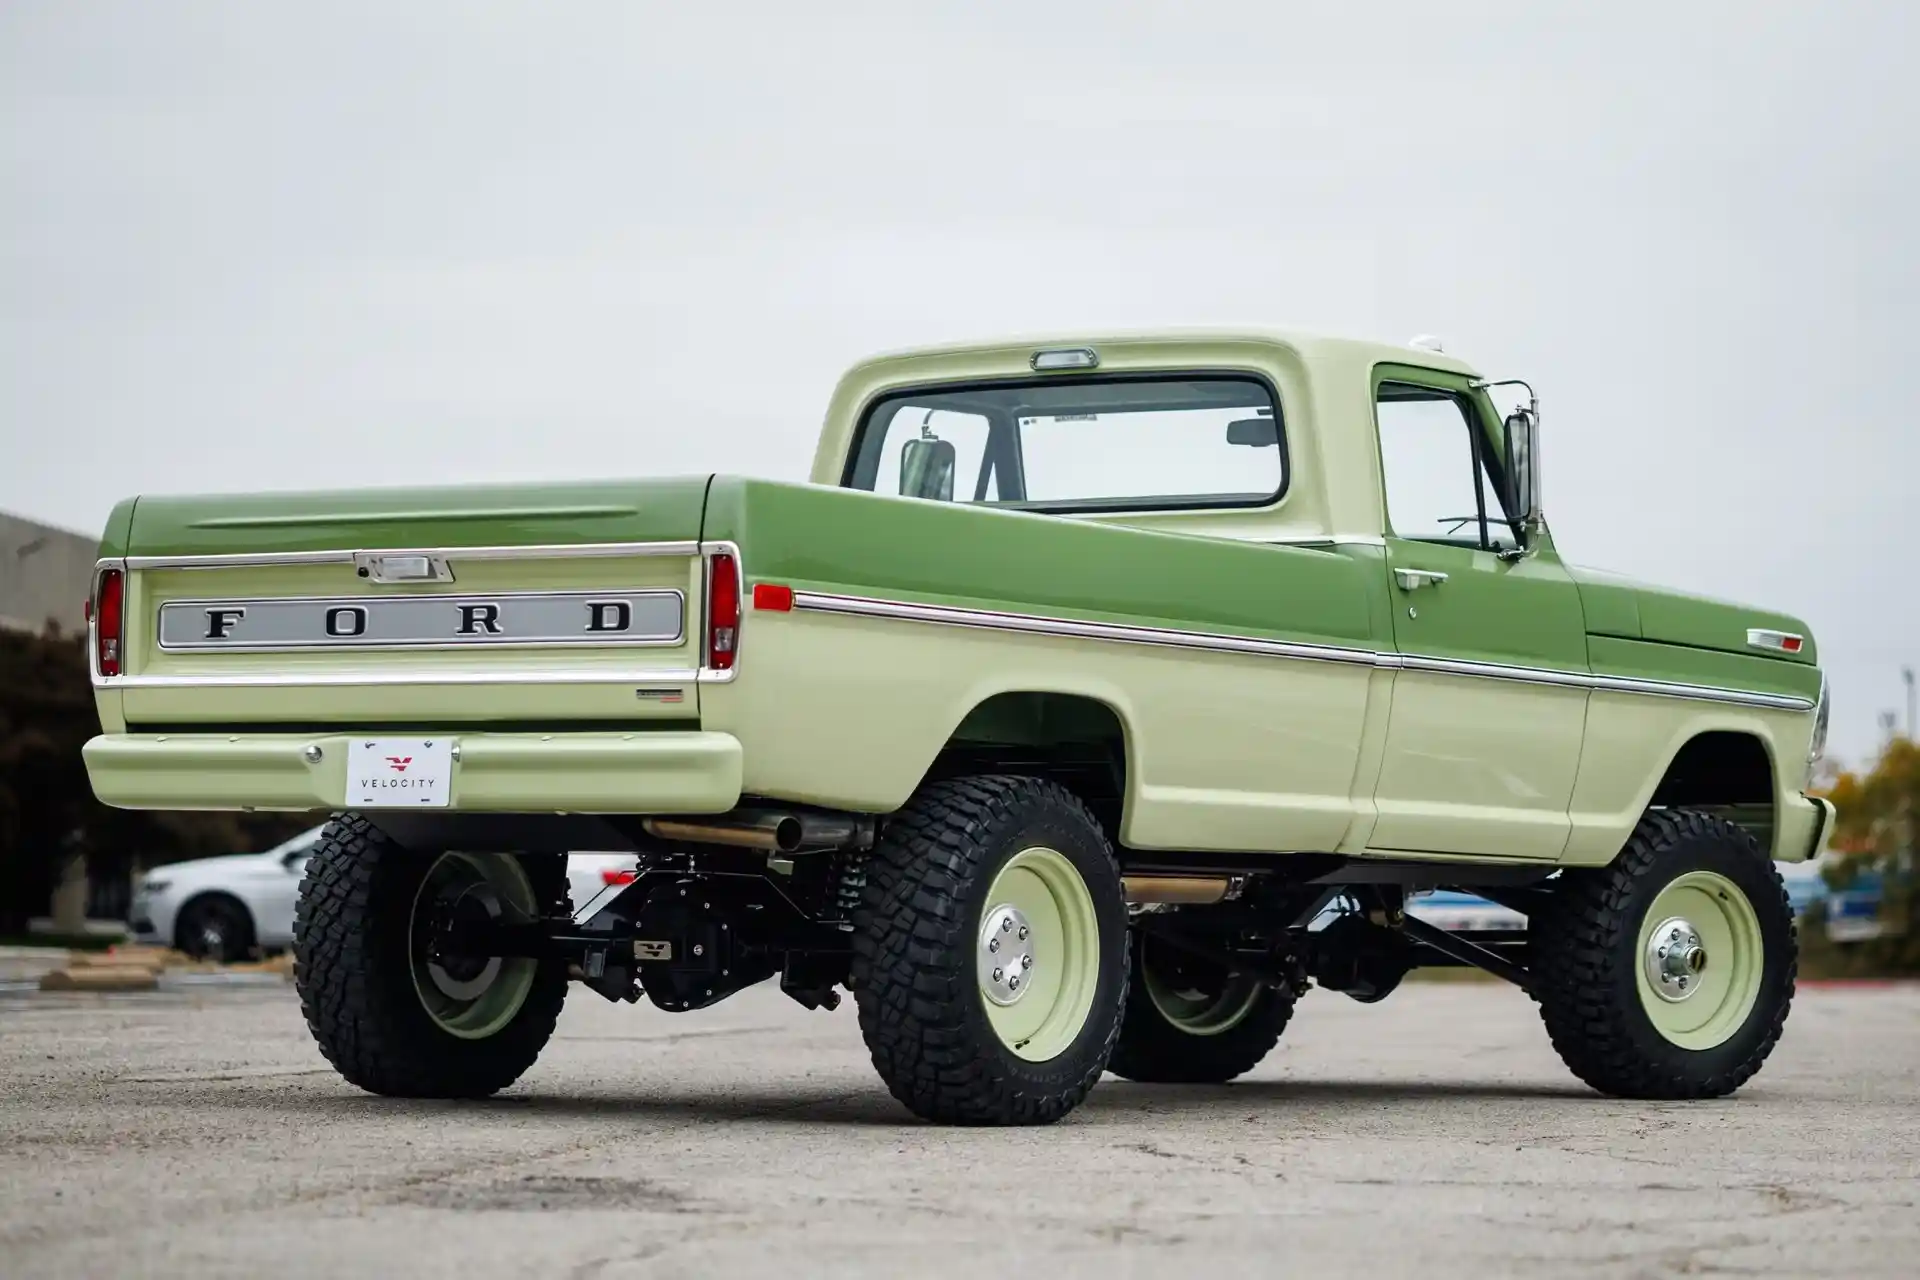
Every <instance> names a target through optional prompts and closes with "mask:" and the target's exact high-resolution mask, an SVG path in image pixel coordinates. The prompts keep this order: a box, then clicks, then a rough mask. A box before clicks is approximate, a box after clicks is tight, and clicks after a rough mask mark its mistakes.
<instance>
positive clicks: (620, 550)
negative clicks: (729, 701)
mask: <svg viewBox="0 0 1920 1280" xmlns="http://www.w3.org/2000/svg"><path fill="white" fill-rule="evenodd" d="M706 487H707V481H706V479H705V478H704V477H703V478H700V479H695V480H664V481H631V482H594V483H591V484H572V485H552V486H542V487H539V488H535V487H531V486H514V487H512V488H488V487H478V486H472V487H466V486H463V487H455V488H445V489H416V490H390V491H384V492H382V491H378V490H374V491H368V492H357V493H304V494H284V495H270V496H250V497H237V498H166V499H154V498H143V499H140V500H139V501H138V502H137V503H136V504H135V505H134V507H133V509H132V512H131V518H130V520H128V521H127V523H126V526H125V527H126V528H127V534H126V537H125V545H124V547H121V548H117V549H116V548H114V547H112V546H111V545H110V546H109V547H108V548H107V553H106V554H107V557H108V560H109V562H112V561H113V560H114V559H120V560H122V561H123V563H124V566H125V572H126V577H125V604H124V611H123V616H124V628H125V635H124V648H123V653H124V658H123V668H122V674H121V675H120V676H119V677H118V678H116V679H114V680H111V681H108V682H106V688H107V690H111V691H117V693H118V696H119V699H120V712H121V720H122V723H123V724H124V726H125V728H126V729H127V730H129V731H132V732H136V733H138V732H153V731H164V730H166V729H169V728H177V729H180V730H182V731H198V732H205V731H207V730H208V729H212V728H221V727H228V726H231V727H233V728H234V729H236V730H244V731H254V732H258V731H265V730H269V729H285V730H289V731H296V732H298V731H305V730H310V729H318V728H323V727H329V726H340V727H347V726H353V727H372V726H376V725H382V726H389V727H411V726H434V725H456V724H464V725H476V726H478V725H486V726H489V727H496V728H504V727H514V728H530V727H538V726H541V725H547V724H555V725H565V726H566V727H569V728H587V727H602V728H609V729H612V728H618V727H621V726H623V725H627V724H637V725H643V726H644V725H645V724H646V723H647V722H654V723H656V724H657V723H658V722H661V721H674V720H680V721H693V720H697V718H698V714H699V713H698V671H697V668H698V667H699V665H700V645H699V627H698V620H699V609H700V606H701V592H702V584H703V582H704V580H705V557H704V556H703V555H702V549H701V546H700V542H699V538H700V527H701V519H702V509H703V506H704V502H705V492H706ZM116 550H118V551H120V552H122V553H123V554H122V555H121V556H119V557H116V556H115V555H114V552H115V551H116ZM110 727H111V726H110Z"/></svg>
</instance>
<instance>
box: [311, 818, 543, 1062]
mask: <svg viewBox="0 0 1920 1280" xmlns="http://www.w3.org/2000/svg"><path fill="white" fill-rule="evenodd" d="M566 895H567V888H566V859H565V858H564V857H560V856H558V855H541V856H534V855H525V856H522V855H514V854H469V853H443V854H439V855H432V854H421V853H416V852H414V851H412V850H409V849H405V848H402V847H400V846H399V845H397V844H395V843H394V842H393V841H392V840H391V839H389V838H388V837H387V836H386V834H385V833H384V832H382V831H381V830H380V829H379V828H377V827H375V826H373V825H372V824H371V823H369V822H368V821H367V820H366V819H365V818H362V817H360V816H358V815H357V814H345V815H342V816H340V817H337V818H335V819H334V820H333V821H332V822H330V823H328V824H327V829H326V831H325V832H323V833H322V834H321V837H320V840H319V842H318V843H317V844H316V845H315V846H314V851H313V855H312V856H311V857H310V858H309V859H308V861H307V869H306V875H305V877H304V878H303V879H302V880H301V883H300V897H299V901H298V905H297V906H296V908H295V911H294V943H293V955H294V986H295V989H296V990H297V991H298V992H299V995H300V1007H301V1011H302V1012H303V1013H304V1014H305V1015H306V1019H307V1026H308V1028H309V1029H310V1030H311V1031H312V1032H313V1038H314V1040H315V1042H316V1043H317V1044H318V1045H319V1046H320V1052H321V1053H322V1054H324V1055H325V1056H326V1059H327V1061H329V1062H331V1063H332V1064H333V1065H334V1068H335V1069H336V1070H338V1071H339V1072H340V1074H341V1075H342V1076H343V1077H345V1078H346V1079H347V1080H348V1081H349V1082H351V1083H353V1084H355V1085H358V1086H359V1087H360V1088H362V1089H365V1090H367V1091H368V1092H370V1093H378V1094H385V1095H388V1096H390V1097H403V1098H480V1097H486V1096H487V1095H489V1094H493V1093H497V1092H499V1091H500V1090H501V1089H504V1088H506V1087H507V1086H508V1085H510V1084H512V1083H513V1082H514V1081H515V1080H517V1079H519V1077H520V1076H521V1074H522V1073H523V1072H525V1071H526V1069H527V1068H528V1067H530V1066H532V1065H533V1063H534V1060H535V1059H536V1058H537V1057H538V1056H539V1054H540V1050H541V1049H542V1048H544V1047H545V1046H546V1043H547V1040H548V1039H549V1038H550V1037H551V1036H552V1035H553V1027H554V1023H555V1021H556V1020H557V1019H558V1018H559V1016H560V1006H561V1005H562V1004H563V1003H564V1002H565V1000H566V994H567V971H566V965H565V964H564V963H563V962H562V961H560V960H558V959H548V960H526V959H501V958H498V957H495V958H491V959H472V958H466V957H449V956H443V955H440V954H437V953H436V952H435V951H434V949H433V947H432V945H431V938H432V936H433V933H434V929H433V927H432V925H433V923H434V921H436V920H438V919H445V918H448V917H452V918H456V919H457V918H461V917H463V916H464V917H469V918H472V917H475V916H477V915H482V914H484V915H487V916H503V915H509V913H511V918H527V917H529V916H540V915H548V914H554V913H559V912H564V911H565V909H566Z"/></svg>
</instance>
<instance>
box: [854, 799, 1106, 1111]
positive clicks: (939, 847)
mask: <svg viewBox="0 0 1920 1280" xmlns="http://www.w3.org/2000/svg"><path fill="white" fill-rule="evenodd" d="M1032 846H1044V847H1046V848H1051V849H1053V850H1055V851H1057V852H1058V853H1060V854H1061V855H1063V856H1064V857H1065V858H1067V859H1068V860H1069V861H1070V862H1071V863H1072V864H1073V867H1074V869H1075V871H1077V872H1078V873H1079V875H1080V877H1081V879H1082V881H1083V882H1084V883H1085V886H1086V888H1087V890H1088V892H1089V893H1090V895H1091V896H1092V899H1093V909H1094V917H1095V920H1096V923H1097V931H1098V939H1099V940H1098V959H1097V969H1096V983H1095V987H1094V996H1093V1004H1092V1007H1091V1009H1090V1011H1089V1012H1088V1013H1087V1015H1086V1019H1085V1021H1084V1022H1083V1023H1082V1024H1081V1026H1080V1029H1079V1031H1078V1033H1077V1034H1076V1035H1075V1036H1074V1038H1073V1040H1072V1041H1071V1043H1069V1044H1068V1045H1067V1046H1066V1048H1065V1049H1064V1050H1062V1051H1061V1052H1060V1053H1058V1054H1056V1055H1055V1056H1054V1057H1052V1058H1049V1059H1047V1060H1046V1061H1041V1062H1035V1061H1030V1060H1027V1059H1024V1058H1021V1057H1019V1056H1018V1055H1016V1054H1015V1053H1013V1052H1012V1051H1011V1050H1010V1049H1008V1048H1007V1046H1006V1045H1005V1044H1003V1043H1002V1042H1001V1040H1000V1038H999V1036H998V1035H996V1033H995V1032H994V1030H993V1028H992V1026H991V1025H990V1023H989V1022H988V1020H987V1013H986V1009H985V998H984V997H983V996H982V994H981V992H980V988H979V982H978V978H977V976H976V969H975V957H976V948H977V947H978V945H979V935H980V929H981V923H982V916H983V913H984V912H985V911H986V910H987V909H988V908H989V906H990V904H988V903H987V902H986V901H985V898H986V896H987V893H988V890H989V888H990V886H991V885H992V883H993V879H994V876H995V875H996V874H997V873H998V871H999V869H1000V868H1001V867H1002V866H1004V865H1005V864H1006V863H1007V862H1008V861H1009V860H1010V859H1012V858H1013V857H1014V856H1015V855H1016V854H1018V853H1019V852H1020V851H1021V850H1023V849H1025V848H1028V847H1032ZM852 942H853V965H852V983H851V985H852V987H853V994H854V998H855V1002H856V1003H857V1004H858V1006H859V1010H860V1030H861V1033H862V1034H863V1036H864V1037H865V1039H866V1043H867V1049H868V1051H869V1052H870V1053H871V1054H872V1056H873V1065H874V1068H875V1070H877V1071H878V1072H879V1073H880V1078H881V1079H882V1080H884V1081H885V1082H886V1085H887V1088H888V1089H889V1090H890V1091H891V1092H892V1094H893V1096H894V1097H895V1098H898V1099H899V1100H900V1102H901V1103H903V1104H904V1105H905V1106H906V1107H907V1108H908V1109H909V1110H910V1111H912V1112H913V1113H914V1114H915V1115H917V1116H920V1117H922V1118H923V1119H926V1120H932V1121H936V1122H939V1123H944V1124H968V1125H1014V1124H1051V1123H1052V1122H1054V1121H1056V1120H1058V1119H1060V1118H1061V1117H1062V1116H1064V1115H1066V1114H1067V1113H1068V1112H1069V1111H1072V1110H1073V1108H1074V1107H1075V1106H1077V1105H1079V1103H1080V1101H1081V1100H1082V1099H1083V1098H1085V1097H1086V1096H1087V1092H1088V1091H1089V1090H1090V1089H1092V1088H1093V1086H1094V1084H1095V1083H1097V1082H1098V1081H1099V1079H1100V1074H1101V1072H1102V1071H1104V1070H1105V1068H1106V1065H1107V1058H1108V1056H1109V1055H1110V1054H1111V1053H1112V1052H1113V1043H1114V1040H1115V1038H1116V1037H1117V1036H1118V1035H1119V1032H1120V1011H1121V1008H1122V1006H1123V1004H1124V1003H1125V1000H1126V990H1127V952H1128V932H1127V908H1126V896H1125V893H1124V891H1123V890H1122V888H1121V885H1120V870H1119V867H1118V865H1117V864H1116V863H1115V862H1114V858H1113V850H1112V847H1111V845H1109V843H1108V841H1107V837H1106V835H1105V833H1104V832H1103V831H1102V830H1101V827H1100V823H1099V822H1098V820H1097V819H1095V818H1094V816H1093V814H1092V813H1091V812H1089V811H1088V809H1087V807H1086V806H1085V805H1084V804H1082V803H1081V802H1080V800H1079V799H1078V798H1077V797H1076V796H1074V795H1073V794H1072V793H1071V792H1069V791H1067V790H1066V789H1065V788H1063V787H1060V786H1057V785H1055V784H1053V783H1051V782H1046V781H1042V780H1039V779H1035V778H1026V777H1013V776H1002V775H987V776H979V777H970V778H960V779H953V780H948V781H942V782H935V783H931V784H929V785H927V786H925V787H923V788H922V789H921V790H920V791H919V792H918V793H917V794H916V795H915V796H914V797H913V799H912V800H910V801H909V802H908V803H907V805H906V807H905V808H903V809H902V810H900V811H899V812H898V813H897V814H895V815H894V816H893V817H891V818H889V819H888V820H887V823H886V826H885V829H884V831H883V834H882V836H881V839H880V841H879V843H878V844H877V846H876V847H875V848H874V850H873V852H872V854H871V855H870V857H869V860H868V870H867V881H866V886H865V889H864V890H863V892H862V899H861V904H860V907H859V909H858V910H857V911H856V912H855V915H854V933H853V939H852Z"/></svg>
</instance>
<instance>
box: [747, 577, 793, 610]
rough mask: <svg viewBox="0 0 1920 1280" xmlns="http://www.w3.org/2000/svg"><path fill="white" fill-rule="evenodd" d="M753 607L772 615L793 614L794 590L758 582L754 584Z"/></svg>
mask: <svg viewBox="0 0 1920 1280" xmlns="http://www.w3.org/2000/svg"><path fill="white" fill-rule="evenodd" d="M753 607H754V608H756V609H765V610H767V611H768V612H770V613H792V612H793V588H792V587H782V586H776V585H775V584H773V583H771V582H756V583H754V584H753Z"/></svg>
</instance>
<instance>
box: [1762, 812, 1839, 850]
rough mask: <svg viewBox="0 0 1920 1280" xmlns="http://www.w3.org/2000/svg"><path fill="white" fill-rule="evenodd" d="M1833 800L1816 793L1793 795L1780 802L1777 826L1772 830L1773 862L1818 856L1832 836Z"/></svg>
mask: <svg viewBox="0 0 1920 1280" xmlns="http://www.w3.org/2000/svg"><path fill="white" fill-rule="evenodd" d="M1833 819H1834V808H1833V801H1831V800H1826V799H1823V798H1821V797H1819V796H1795V797H1793V798H1791V799H1789V800H1788V801H1787V802H1786V803H1785V804H1784V805H1782V806H1781V813H1780V827H1779V830H1777V831H1776V832H1774V837H1773V857H1774V860H1775V861H1776V862H1805V861H1807V859H1809V858H1817V857H1819V856H1820V853H1821V851H1822V850H1824V849H1825V848H1826V847H1827V842H1828V841H1829V840H1831V839H1832V838H1833Z"/></svg>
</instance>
